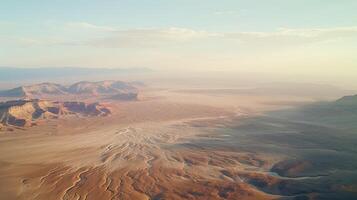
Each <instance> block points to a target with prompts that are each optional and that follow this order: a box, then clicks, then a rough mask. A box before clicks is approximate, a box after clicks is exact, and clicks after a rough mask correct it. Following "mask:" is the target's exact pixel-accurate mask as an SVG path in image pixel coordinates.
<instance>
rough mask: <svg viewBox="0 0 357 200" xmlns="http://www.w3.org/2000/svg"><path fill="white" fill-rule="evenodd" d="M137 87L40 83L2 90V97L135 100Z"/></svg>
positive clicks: (118, 83)
mask: <svg viewBox="0 0 357 200" xmlns="http://www.w3.org/2000/svg"><path fill="white" fill-rule="evenodd" d="M137 93H138V91H137V88H136V87H135V86H133V85H132V84H130V83H126V82H123V81H99V82H89V81H81V82H78V83H74V84H72V85H69V86H63V85H60V84H55V83H40V84H34V85H28V86H21V87H17V88H14V89H10V90H5V91H0V96H1V97H18V98H38V99H41V98H43V97H48V96H52V97H53V96H54V97H55V96H60V95H62V96H63V95H87V96H113V97H114V98H113V99H120V98H117V97H123V98H124V99H125V100H129V99H130V100H135V99H136V97H137Z"/></svg>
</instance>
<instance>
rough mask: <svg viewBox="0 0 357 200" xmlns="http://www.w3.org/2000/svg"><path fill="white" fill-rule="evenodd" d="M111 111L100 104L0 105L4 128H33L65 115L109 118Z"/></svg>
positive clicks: (29, 102) (35, 102)
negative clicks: (43, 120) (44, 121)
mask: <svg viewBox="0 0 357 200" xmlns="http://www.w3.org/2000/svg"><path fill="white" fill-rule="evenodd" d="M109 114H111V111H110V110H109V109H108V108H106V107H105V106H103V105H101V104H99V103H90V104H87V103H84V102H52V101H44V100H15V101H7V102H3V103H0V124H2V126H6V125H12V126H19V127H23V126H32V125H33V124H35V123H36V122H37V121H38V120H40V119H55V118H58V117H61V116H63V115H80V116H107V115H109Z"/></svg>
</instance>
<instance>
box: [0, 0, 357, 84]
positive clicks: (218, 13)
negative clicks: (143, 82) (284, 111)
mask: <svg viewBox="0 0 357 200" xmlns="http://www.w3.org/2000/svg"><path fill="white" fill-rule="evenodd" d="M356 10H357V1H356V0H249V1H248V0H245V1H243V0H219V1H218V0H140V1H139V0H50V1H42V0H26V1H21V0H0V66H7V67H103V68H117V67H118V68H120V67H121V68H130V67H148V68H152V69H155V70H168V71H170V70H172V71H175V70H181V71H185V70H191V71H192V70H193V71H194V70H197V71H228V72H230V71H231V72H237V73H241V72H249V73H255V72H256V73H260V74H264V73H266V74H279V75H281V76H285V75H286V76H287V77H289V76H290V77H292V76H295V77H296V76H301V77H311V78H315V79H326V80H330V81H336V82H338V81H341V82H343V81H345V82H346V81H349V82H350V83H351V82H353V81H355V83H356V85H357V56H356V55H357V12H356Z"/></svg>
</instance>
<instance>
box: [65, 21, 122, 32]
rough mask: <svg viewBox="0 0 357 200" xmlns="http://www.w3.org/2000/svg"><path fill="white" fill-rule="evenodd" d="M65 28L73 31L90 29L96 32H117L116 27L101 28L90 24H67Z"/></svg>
mask: <svg viewBox="0 0 357 200" xmlns="http://www.w3.org/2000/svg"><path fill="white" fill-rule="evenodd" d="M65 27H67V28H72V29H88V30H96V31H117V29H116V28H114V27H110V26H99V25H95V24H91V23H88V22H68V23H66V24H65Z"/></svg>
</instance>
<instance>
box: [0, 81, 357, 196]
mask: <svg viewBox="0 0 357 200" xmlns="http://www.w3.org/2000/svg"><path fill="white" fill-rule="evenodd" d="M90 101H93V99H90ZM100 101H101V103H102V104H103V105H105V106H106V107H107V108H108V109H110V111H111V114H110V115H108V116H81V115H66V116H64V117H60V118H43V119H39V120H38V121H37V123H36V125H34V126H24V127H13V126H9V127H3V128H2V130H1V132H0V133H1V134H0V199H4V200H11V199H23V200H28V199H34V200H37V199H38V200H48V199H62V200H72V199H75V200H99V199H103V200H115V199H123V200H125V199H135V200H148V199H152V200H159V199H170V200H171V199H202V200H206V199H247V200H253V199H254V200H255V199H259V200H263V199H354V198H357V172H356V170H355V169H357V157H356V156H355V155H356V149H357V148H356V143H355V142H354V141H356V139H357V137H356V135H355V134H353V133H354V131H355V129H353V128H351V129H346V128H345V127H344V128H341V129H340V128H339V127H337V126H336V127H335V126H329V125H326V124H324V123H318V122H314V121H304V120H301V119H298V118H296V117H292V116H291V115H289V114H286V113H288V111H289V112H292V111H291V109H293V108H298V107H300V106H302V105H309V104H311V103H312V102H314V99H313V98H311V97H307V96H302V97H297V96H294V97H291V96H289V95H278V94H277V95H264V94H247V93H240V92H232V91H231V90H217V89H215V90H209V89H207V90H204V91H202V90H192V89H167V88H142V89H141V90H140V92H139V96H138V99H137V100H134V101H117V100H112V99H104V100H103V99H101V100H100ZM285 110H287V111H285ZM296 112H298V111H296Z"/></svg>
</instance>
